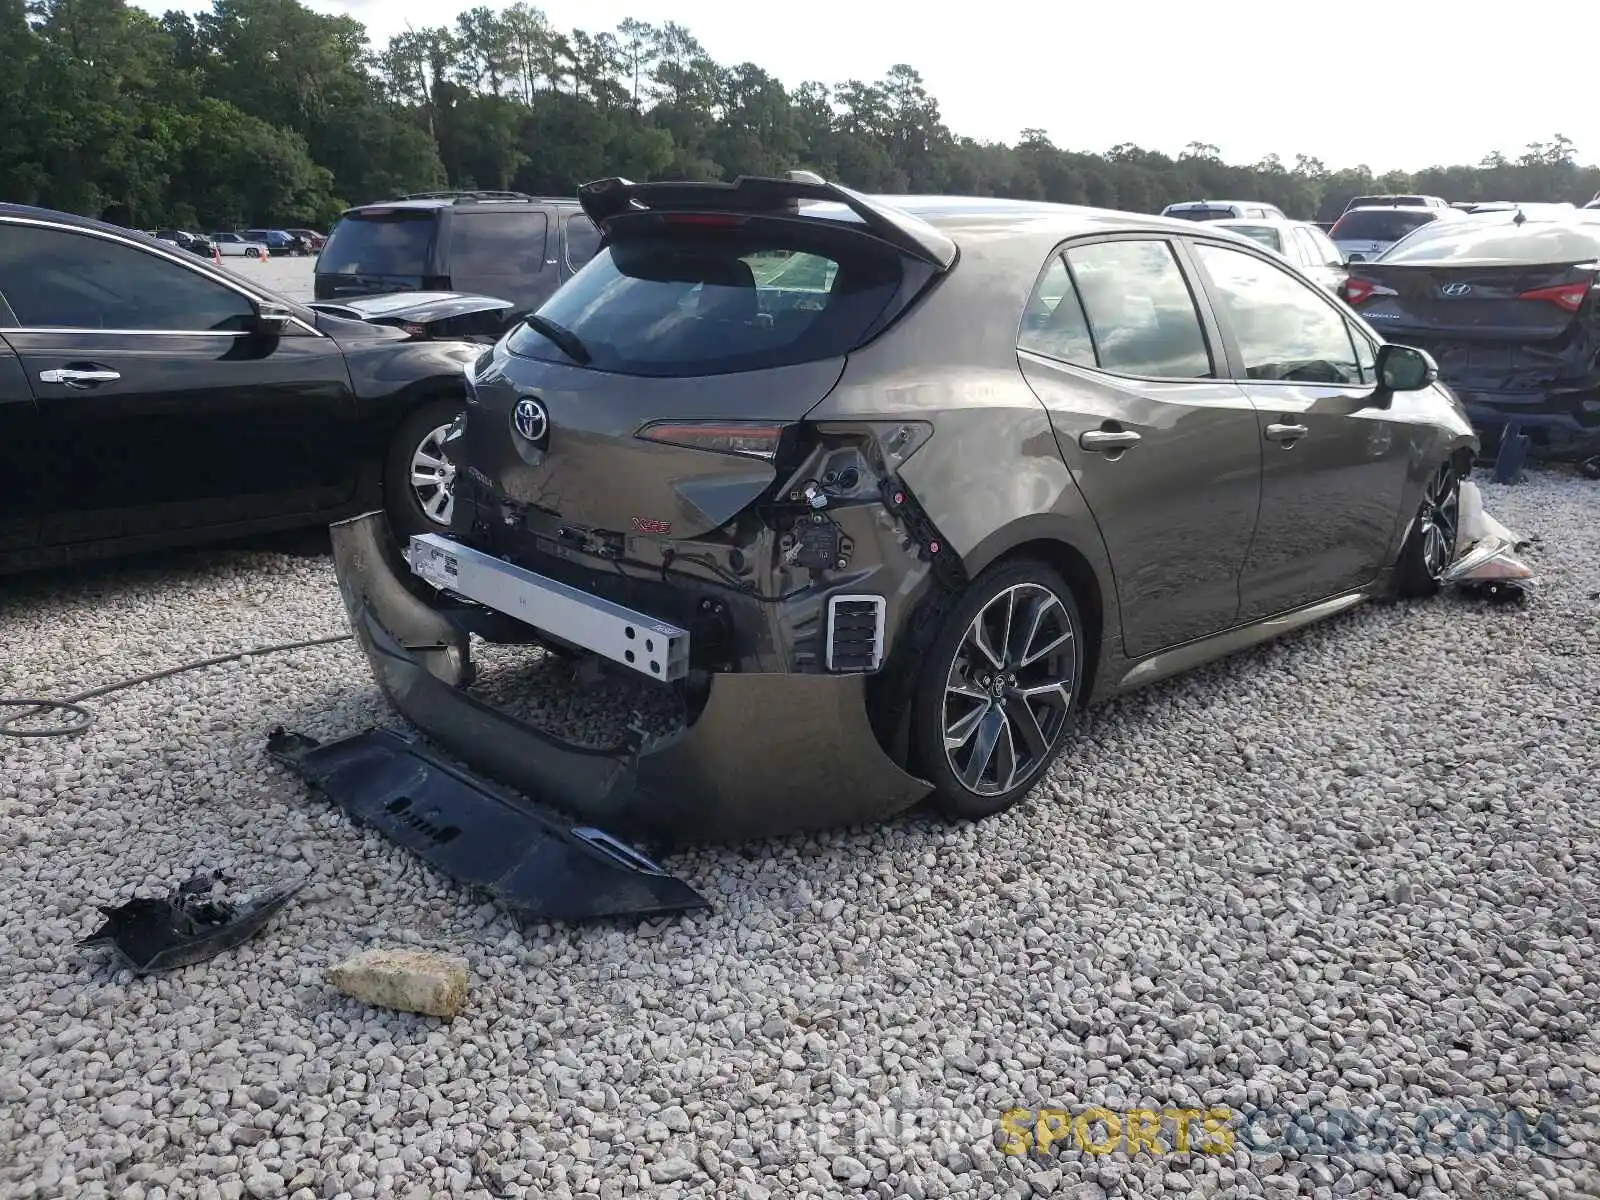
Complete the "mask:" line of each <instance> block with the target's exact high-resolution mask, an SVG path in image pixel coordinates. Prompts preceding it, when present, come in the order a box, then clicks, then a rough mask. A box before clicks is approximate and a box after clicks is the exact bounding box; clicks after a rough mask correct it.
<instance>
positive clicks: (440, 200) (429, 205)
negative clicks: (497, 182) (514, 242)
mask: <svg viewBox="0 0 1600 1200" xmlns="http://www.w3.org/2000/svg"><path fill="white" fill-rule="evenodd" d="M540 204H554V205H566V206H569V207H571V208H577V207H578V201H577V198H576V197H575V196H529V197H527V198H526V199H510V198H504V199H502V198H495V199H479V200H468V201H466V202H465V203H457V202H456V201H455V200H452V199H449V198H447V197H442V196H428V197H418V198H417V199H413V200H369V201H367V202H366V203H365V204H352V205H351V206H350V207H349V208H347V209H345V210H344V211H345V213H346V214H348V213H357V212H366V211H368V210H370V209H374V208H409V209H414V210H416V211H419V212H440V211H443V210H444V209H447V208H449V209H456V208H462V209H468V210H473V209H486V208H487V209H503V210H505V211H507V212H525V211H527V209H528V208H529V207H531V206H535V205H540Z"/></svg>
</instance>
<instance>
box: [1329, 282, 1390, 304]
mask: <svg viewBox="0 0 1600 1200" xmlns="http://www.w3.org/2000/svg"><path fill="white" fill-rule="evenodd" d="M1342 291H1343V293H1344V300H1345V303H1346V304H1348V305H1350V306H1351V307H1352V308H1353V307H1355V306H1356V305H1358V304H1362V303H1364V302H1365V301H1367V300H1370V299H1372V297H1374V296H1394V295H1397V294H1398V293H1397V292H1396V291H1395V290H1394V289H1393V288H1392V287H1384V286H1383V284H1381V283H1373V282H1372V281H1371V280H1369V279H1346V280H1345V281H1344V287H1343V289H1342Z"/></svg>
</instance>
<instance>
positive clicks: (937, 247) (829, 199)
mask: <svg viewBox="0 0 1600 1200" xmlns="http://www.w3.org/2000/svg"><path fill="white" fill-rule="evenodd" d="M802 200H811V201H820V202H823V203H831V204H842V205H844V206H845V207H846V208H848V209H849V210H850V211H851V212H852V213H854V214H855V215H856V216H857V217H858V218H860V220H861V223H862V224H863V225H865V226H866V227H867V231H868V232H869V233H871V234H873V235H874V236H875V237H878V238H880V239H881V240H883V241H885V242H888V243H889V244H890V245H891V246H893V247H895V249H897V250H900V251H901V252H903V253H905V254H908V255H910V256H911V257H913V258H917V259H920V260H922V261H923V262H925V263H928V264H930V265H932V266H934V267H936V268H937V269H939V270H941V271H948V270H949V269H950V267H951V266H952V265H953V264H954V263H955V261H956V244H955V243H954V242H953V241H951V240H950V239H949V238H947V237H946V236H945V235H944V234H942V233H940V232H939V231H938V230H937V229H935V228H934V227H933V226H932V225H930V224H928V223H927V222H926V221H923V220H920V219H919V218H917V217H914V216H912V215H911V214H910V213H907V212H902V211H900V210H899V209H896V208H893V207H891V206H889V205H887V204H880V203H878V202H877V201H875V200H872V199H869V198H868V197H866V196H863V195H861V194H860V193H859V192H853V191H851V190H850V189H849V188H846V187H840V186H839V185H838V184H836V183H828V182H826V181H824V180H822V179H821V178H820V177H818V176H817V175H814V174H812V173H811V172H809V171H796V172H793V173H792V174H791V175H790V176H789V177H788V178H786V179H779V178H776V177H771V176H763V175H741V176H739V178H737V179H735V180H734V181H733V182H732V183H685V182H679V181H676V180H672V181H664V182H660V183H634V182H632V181H631V180H627V179H622V178H620V177H618V176H612V177H611V178H609V179H596V180H594V181H593V182H591V183H586V184H584V185H583V186H582V187H580V188H579V189H578V203H580V204H581V205H582V206H583V211H584V213H585V214H586V215H587V216H588V218H589V219H590V220H591V221H593V222H594V223H595V225H596V226H599V227H601V228H602V230H603V229H604V226H605V223H606V222H607V221H609V220H611V218H613V217H618V216H621V215H622V214H623V213H628V212H733V213H751V214H758V213H788V214H796V213H798V212H799V211H800V202H801V201H802Z"/></svg>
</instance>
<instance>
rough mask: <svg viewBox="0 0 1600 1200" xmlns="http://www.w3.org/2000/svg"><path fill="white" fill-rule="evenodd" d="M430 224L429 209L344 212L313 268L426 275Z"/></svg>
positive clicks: (346, 272) (344, 272)
mask: <svg viewBox="0 0 1600 1200" xmlns="http://www.w3.org/2000/svg"><path fill="white" fill-rule="evenodd" d="M434 226H435V222H434V214H433V213H432V212H429V211H415V212H406V211H403V210H401V211H396V212H391V213H385V214H379V215H372V216H369V215H366V214H359V213H358V214H354V215H352V216H347V217H345V218H344V219H343V220H341V221H340V222H339V224H338V225H337V226H336V227H335V228H334V231H333V233H332V234H330V235H329V237H328V244H327V245H326V246H324V247H323V248H322V258H321V259H320V260H319V261H318V263H317V270H318V272H320V273H321V274H325V275H329V274H331V275H426V274H427V273H428V252H429V250H431V249H432V247H433V231H434Z"/></svg>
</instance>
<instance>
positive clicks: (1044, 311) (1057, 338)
mask: <svg viewBox="0 0 1600 1200" xmlns="http://www.w3.org/2000/svg"><path fill="white" fill-rule="evenodd" d="M1017 345H1018V346H1019V347H1021V348H1022V349H1023V350H1029V351H1032V352H1033V353H1034V354H1042V355H1043V356H1044V357H1046V358H1053V359H1056V360H1058V361H1060V362H1069V363H1076V364H1077V365H1078V366H1080V367H1092V366H1095V365H1096V363H1095V356H1094V339H1093V338H1092V337H1090V336H1089V321H1088V318H1086V317H1085V316H1084V315H1083V302H1082V301H1081V300H1079V299H1078V290H1077V289H1076V288H1075V287H1073V286H1072V277H1071V276H1070V275H1068V274H1067V264H1066V263H1065V262H1063V261H1062V259H1061V256H1060V255H1059V254H1058V255H1056V256H1055V257H1054V258H1052V259H1051V260H1050V267H1049V269H1048V270H1047V271H1045V273H1044V278H1043V279H1041V280H1040V281H1039V286H1038V287H1036V288H1034V289H1033V296H1032V298H1031V299H1029V301H1028V308H1027V311H1026V312H1025V313H1023V315H1022V331H1021V333H1020V334H1019V335H1018V337H1017Z"/></svg>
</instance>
